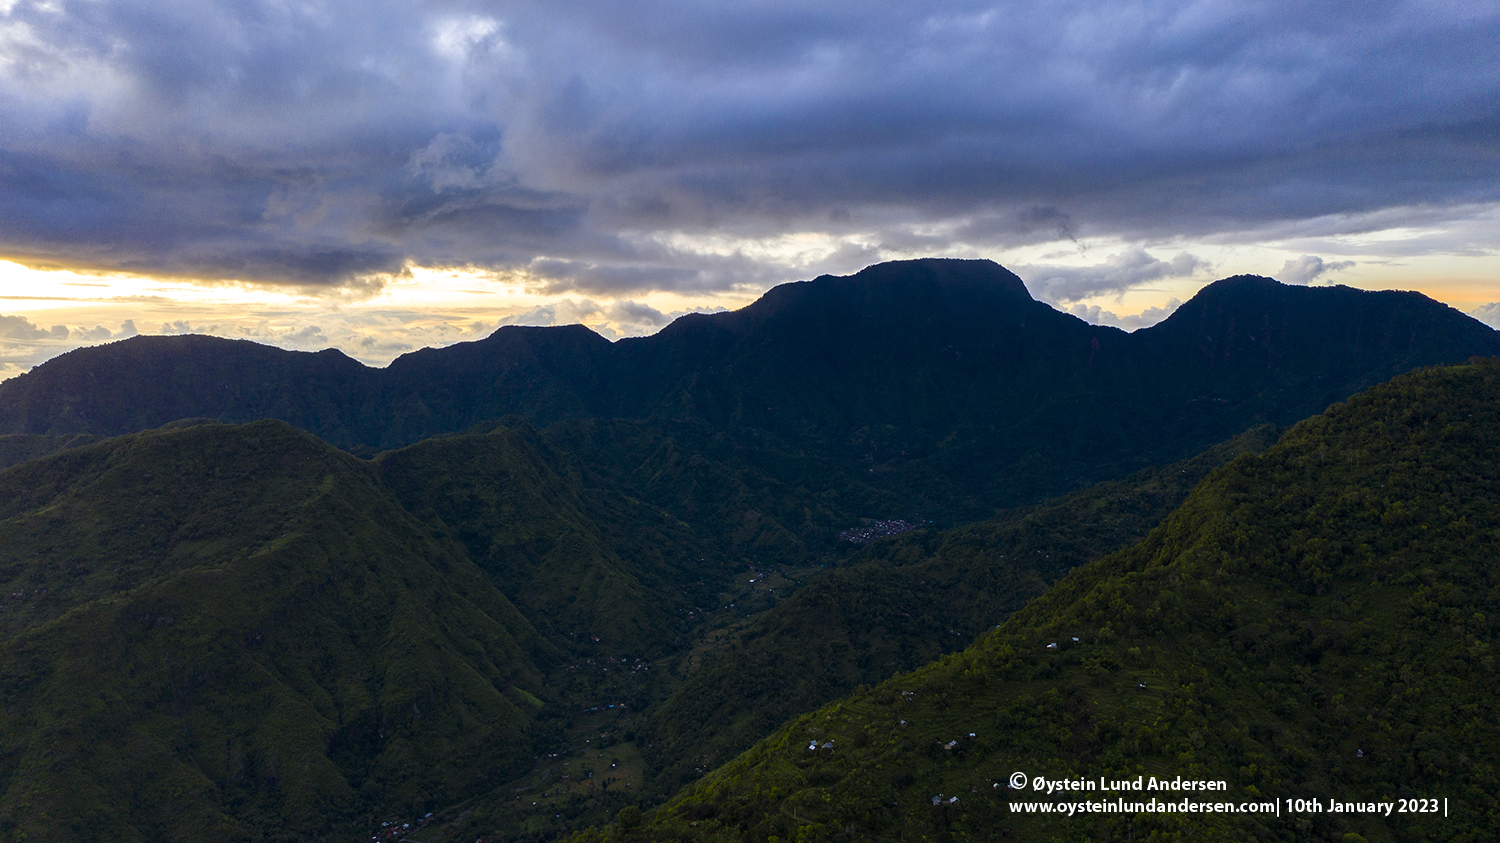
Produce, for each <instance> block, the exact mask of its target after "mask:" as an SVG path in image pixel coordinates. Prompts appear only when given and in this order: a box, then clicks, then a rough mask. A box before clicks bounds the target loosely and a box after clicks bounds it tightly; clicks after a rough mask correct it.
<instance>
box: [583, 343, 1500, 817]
mask: <svg viewBox="0 0 1500 843" xmlns="http://www.w3.org/2000/svg"><path fill="white" fill-rule="evenodd" d="M1496 430H1500V362H1496V361H1483V362H1479V363H1476V364H1471V365H1465V366H1458V367H1453V368H1445V369H1434V370H1429V371H1424V372H1420V373H1415V374H1410V375H1406V376H1402V377H1400V378H1397V379H1396V380H1394V381H1393V382H1391V383H1389V384H1386V385H1382V386H1378V387H1376V388H1373V389H1371V390H1369V391H1368V392H1366V393H1364V394H1362V395H1360V396H1357V397H1355V398H1353V399H1351V400H1350V401H1348V402H1347V403H1341V404H1338V405H1335V406H1333V407H1331V408H1330V409H1329V410H1328V411H1327V412H1326V413H1324V414H1322V415H1320V416H1317V417H1314V418H1311V419H1309V420H1307V421H1305V422H1303V423H1301V424H1299V425H1297V426H1296V427H1295V428H1293V429H1292V431H1290V432H1289V433H1288V434H1287V435H1286V436H1285V437H1284V438H1283V439H1282V440H1281V442H1280V443H1278V444H1277V445H1276V446H1275V447H1273V448H1271V449H1270V450H1269V451H1267V452H1265V453H1264V454H1262V455H1259V456H1243V457H1241V458H1239V459H1237V460H1235V461H1234V462H1232V463H1231V464H1229V465H1228V466H1227V467H1225V468H1223V469H1220V470H1219V471H1217V472H1215V473H1213V474H1212V475H1211V476H1210V477H1209V479H1207V480H1206V481H1205V482H1204V483H1203V484H1202V485H1201V486H1199V487H1198V489H1197V490H1195V491H1194V493H1193V494H1192V495H1191V496H1190V497H1189V498H1188V500H1187V501H1186V502H1185V503H1184V504H1183V505H1182V506H1181V508H1179V509H1178V510H1177V511H1176V512H1175V513H1174V514H1173V515H1171V516H1170V517H1169V518H1168V519H1167V520H1166V521H1165V522H1164V523H1163V524H1162V525H1161V526H1160V527H1158V528H1156V529H1155V530H1154V531H1153V532H1152V533H1151V534H1150V535H1149V536H1148V537H1147V538H1146V539H1145V540H1144V541H1143V542H1141V543H1140V544H1137V545H1135V546H1134V547H1132V548H1129V549H1127V550H1123V551H1120V552H1118V553H1116V554H1113V555H1111V556H1108V557H1106V558H1104V559H1101V560H1099V561H1097V562H1094V563H1091V564H1088V565H1085V566H1083V567H1081V568H1079V569H1077V570H1076V571H1074V572H1073V573H1072V574H1071V575H1070V576H1068V577H1066V578H1065V579H1063V580H1062V581H1061V582H1060V583H1059V584H1058V585H1057V586H1055V587H1054V588H1053V589H1051V590H1050V591H1048V592H1047V593H1046V594H1045V595H1043V596H1041V597H1039V598H1037V599H1036V600H1034V601H1033V602H1031V603H1030V604H1029V605H1028V606H1027V607H1026V608H1025V609H1023V610H1022V611H1020V612H1018V613H1017V614H1015V615H1014V616H1012V617H1011V618H1010V620H1008V621H1007V622H1006V623H1004V624H1003V625H1002V626H1001V627H1000V628H999V629H997V630H995V631H993V632H992V633H990V634H989V635H986V636H985V637H984V638H983V639H981V640H980V641H978V642H977V643H975V644H974V645H973V646H972V647H970V648H969V649H968V650H966V651H964V652H963V653H960V654H955V655H951V656H948V657H945V658H943V659H941V660H939V661H937V662H935V663H933V664H932V665H930V666H927V667H924V668H922V669H920V670H917V671H915V672H913V673H911V674H909V675H903V676H897V677H895V678H893V679H891V680H890V681H888V682H886V683H884V684H882V685H880V686H879V687H876V688H873V689H870V690H868V691H862V692H860V693H857V694H855V695H853V696H851V697H849V698H847V699H844V700H842V701H840V702H837V703H834V704H831V705H828V706H825V707H824V708H822V709H819V710H818V711H815V712H812V713H809V714H806V715H804V716H802V717H798V718H795V719H793V720H792V721H790V722H788V723H787V724H786V725H785V726H783V727H782V728H781V729H780V730H778V731H777V732H775V733H774V734H773V735H771V736H770V737H768V738H766V739H765V740H763V741H762V742H761V743H759V744H758V745H757V746H756V747H754V748H753V749H751V750H750V751H748V752H747V753H745V754H744V755H743V756H741V757H740V758H738V759H736V760H735V761H733V762H731V763H729V764H727V765H725V766H724V767H722V768H721V769H719V770H717V771H715V772H714V773H712V774H710V775H709V776H707V777H705V778H703V779H702V780H700V781H699V782H697V783H696V784H693V785H691V786H689V787H688V788H686V789H684V790H683V791H682V792H681V793H680V794H679V795H678V796H677V797H676V798H675V799H673V800H672V801H670V802H669V803H668V804H666V805H665V806H663V807H661V808H659V809H657V810H655V811H654V812H653V813H651V814H649V815H648V816H647V817H646V818H645V820H644V822H642V820H641V818H640V814H639V813H631V812H628V811H627V812H625V813H623V814H622V815H621V823H620V824H619V825H617V826H615V827H613V828H612V829H611V830H610V833H611V834H612V835H613V836H612V837H611V838H610V839H617V840H637V839H638V840H716V841H717V840H728V841H735V840H770V839H773V838H775V839H783V840H787V839H799V840H800V839H809V840H845V839H848V840H855V839H860V840H866V839H881V840H898V839H908V840H910V839H922V838H923V837H925V838H926V839H953V840H962V839H992V838H994V837H997V836H998V837H1010V838H1012V839H1022V840H1027V839H1059V840H1094V839H1132V838H1134V839H1217V840H1294V839H1295V840H1309V839H1321V840H1344V841H1358V840H1391V839H1402V840H1405V839H1412V840H1418V839H1431V840H1471V839H1481V838H1484V837H1486V836H1488V835H1489V834H1490V833H1491V832H1492V831H1493V830H1494V829H1495V828H1496V827H1500V799H1497V796H1496V792H1497V789H1496V786H1497V784H1500V782H1497V779H1496V775H1497V774H1496V770H1495V768H1494V765H1493V763H1492V762H1491V760H1490V759H1493V758H1495V757H1496V756H1497V753H1500V727H1497V725H1496V720H1495V718H1494V716H1493V710H1492V709H1493V704H1494V700H1495V699H1496V697H1497V692H1500V679H1497V674H1496V672H1495V664H1494V660H1495V657H1494V655H1493V653H1492V650H1493V645H1494V640H1495V635H1496V631H1497V625H1496V619H1497V617H1500V615H1497V612H1500V605H1497V602H1496V595H1497V593H1500V579H1497V577H1500V574H1497V570H1496V567H1495V565H1494V559H1495V554H1496V552H1497V550H1500V543H1497V538H1496V537H1497V536H1500V506H1497V505H1496V501H1497V500H1500V486H1497V483H1500V443H1497V441H1496V438H1495V431H1496ZM1017 771H1019V772H1021V773H1023V774H1025V775H1026V777H1027V778H1028V779H1031V780H1033V781H1034V779H1035V778H1037V777H1041V778H1045V779H1049V780H1052V781H1074V782H1077V781H1079V780H1082V781H1085V782H1093V783H1095V785H1096V790H1094V791H1093V792H1084V791H1073V790H1064V791H1061V792H1058V793H1053V794H1048V793H1046V792H1045V791H1042V792H1038V790H1037V789H1036V787H1035V786H1034V784H1033V781H1028V782H1027V784H1026V786H1025V787H1024V788H1023V789H1020V790H1015V789H1009V788H1007V784H1008V782H1009V781H1010V777H1011V775H1012V774H1013V773H1015V772H1017ZM1137 777H1142V778H1143V779H1144V778H1146V777H1155V778H1158V779H1165V780H1168V781H1173V780H1176V779H1177V778H1178V777H1181V778H1182V779H1188V780H1195V781H1197V780H1202V781H1220V780H1222V781H1223V782H1225V785H1226V787H1227V790H1226V791H1223V792H1215V793H1206V792H1199V793H1193V794H1187V793H1184V792H1182V791H1172V790H1158V791H1154V792H1153V791H1141V792H1136V791H1133V790H1127V791H1120V792H1101V791H1099V790H1098V789H1097V785H1098V783H1099V782H1100V780H1101V779H1102V780H1104V781H1106V782H1111V781H1130V782H1133V781H1135V780H1136V779H1137ZM1153 797H1155V798H1156V799H1157V800H1158V801H1159V802H1166V801H1171V802H1181V800H1182V799H1183V798H1184V797H1189V798H1191V799H1193V800H1194V801H1196V802H1206V801H1223V802H1232V803H1234V804H1235V805H1236V806H1238V805H1241V804H1242V803H1247V802H1279V804H1280V805H1281V806H1282V808H1281V811H1280V815H1279V816H1278V815H1277V814H1276V813H1274V812H1267V813H1259V814H1257V813H1224V812H1218V813H1162V812H1148V811H1145V810H1136V809H1133V808H1132V809H1131V810H1128V811H1123V812H1120V811H1116V812H1113V813H1109V812H1098V813H1083V814H1080V815H1077V816H1073V817H1068V816H1059V815H1057V814H1055V813H1033V812H1027V811H1025V810H1024V805H1023V803H1046V804H1047V805H1049V806H1053V807H1056V806H1057V805H1059V804H1061V803H1067V802H1077V801H1093V802H1096V803H1102V802H1104V801H1106V800H1108V801H1113V800H1116V799H1119V798H1123V799H1124V800H1126V801H1128V802H1132V803H1134V802H1142V801H1146V800H1150V799H1151V798H1153ZM1289 799H1290V800H1318V801H1319V804H1320V806H1321V807H1322V810H1321V811H1316V812H1315V811H1300V812H1298V811H1295V810H1294V809H1293V807H1292V804H1290V803H1287V802H1285V801H1283V800H1289ZM1329 800H1333V801H1336V802H1339V803H1344V804H1347V803H1372V802H1377V801H1378V802H1389V803H1391V804H1392V808H1393V813H1392V814H1391V815H1390V816H1385V815H1383V814H1372V813H1368V812H1363V813H1355V812H1333V811H1331V810H1330V809H1329ZM1400 800H1407V803H1406V805H1407V807H1408V808H1410V807H1417V808H1419V809H1421V810H1417V811H1412V810H1408V811H1406V812H1401V811H1400V810H1398V809H1397V806H1398V805H1400ZM1412 800H1431V801H1422V802H1413V801H1412ZM578 839H579V840H581V841H587V840H597V839H600V834H599V833H598V832H591V833H590V834H585V835H583V836H581V837H580V838H578Z"/></svg>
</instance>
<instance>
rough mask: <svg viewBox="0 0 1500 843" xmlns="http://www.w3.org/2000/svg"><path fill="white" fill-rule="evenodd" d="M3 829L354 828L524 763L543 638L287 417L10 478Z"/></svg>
mask: <svg viewBox="0 0 1500 843" xmlns="http://www.w3.org/2000/svg"><path fill="white" fill-rule="evenodd" d="M0 579H3V580H4V583H3V586H0V587H3V589H4V594H5V595H6V599H5V600H4V601H3V604H0V606H3V608H0V633H3V635H0V747H4V749H3V752H4V760H3V763H0V840H6V841H11V840H15V841H19V840H63V839H74V840H111V841H121V840H125V841H128V840H157V839H176V840H274V839H288V840H290V839H304V838H306V837H309V836H315V837H316V836H328V835H334V836H340V835H342V836H344V839H350V838H349V837H348V835H351V834H355V833H360V834H362V833H364V830H365V829H366V828H367V826H368V823H369V820H370V817H369V816H368V815H367V812H368V811H369V810H372V809H374V808H376V807H379V808H380V809H381V810H384V811H403V812H419V811H424V810H430V807H429V806H432V805H437V804H444V803H446V802H449V801H453V800H454V799H456V798H458V797H459V796H461V795H465V794H468V793H471V792H473V791H474V790H475V789H476V788H481V787H485V786H486V783H487V782H494V781H499V780H503V779H505V778H508V777H509V776H511V775H514V774H515V773H517V772H518V771H521V770H524V769H525V768H526V767H528V766H529V765H530V763H531V759H532V757H533V741H534V737H535V736H534V734H533V733H534V731H535V725H534V722H533V721H534V719H535V715H536V709H537V706H538V705H539V700H538V699H537V697H538V695H542V694H544V693H545V691H544V689H543V687H542V684H541V678H540V672H539V671H538V669H537V668H536V666H535V661H536V659H537V658H538V657H539V656H544V655H545V653H546V651H547V649H548V645H546V644H545V643H544V642H543V641H542V640H541V639H540V638H539V637H538V636H537V634H536V633H535V632H534V631H533V630H532V628H531V626H530V624H529V623H528V622H527V621H526V620H525V619H524V618H523V617H522V616H521V615H520V614H519V613H518V612H517V611H516V610H515V608H514V607H513V606H512V605H511V604H510V602H509V601H508V600H506V598H505V597H504V595H503V594H501V593H500V591H499V590H498V589H496V588H495V587H494V586H493V585H492V584H491V583H490V582H489V581H488V580H487V578H486V577H485V576H484V574H483V573H482V572H481V571H480V570H479V569H478V568H476V567H475V566H474V565H473V564H472V563H470V562H469V561H468V559H467V557H466V555H465V553H464V550H463V548H462V547H461V546H459V545H457V544H455V543H454V542H452V541H451V540H448V539H446V538H444V537H442V536H440V535H438V534H435V533H434V532H433V531H432V530H431V529H429V528H428V527H426V526H425V525H423V524H421V523H420V522H418V521H417V520H415V519H413V518H412V517H411V516H409V515H408V514H407V513H406V512H405V511H403V510H402V509H401V508H400V507H399V506H397V505H395V504H394V503H392V501H391V500H390V498H389V497H388V496H387V495H386V494H385V493H384V492H383V491H382V490H381V488H380V486H379V483H378V478H377V475H376V472H375V471H374V470H373V469H372V468H371V467H370V466H369V465H368V464H364V463H361V462H360V461H359V460H356V459H354V458H352V457H349V456H348V455H346V454H343V453H341V452H339V451H336V450H334V449H333V448H331V447H329V446H328V445H326V444H324V443H322V442H320V441H318V440H317V439H315V438H313V437H312V436H310V435H308V434H305V433H301V432H299V431H296V430H293V429H292V428H290V427H288V426H287V425H285V424H283V423H280V422H260V423H256V424H251V425H246V426H244V427H230V426H224V425H199V426H189V427H182V428H178V429H164V430H158V431H151V432H147V433H142V434H136V435H132V436H126V437H120V438H117V439H111V440H108V441H106V442H103V443H100V444H95V445H88V446H84V447H80V448H75V449H71V450H68V451H64V452H62V453H60V454H57V455H54V456H51V457H46V458H43V459H39V460H33V461H30V462H27V463H23V464H22V465H19V466H16V467H13V468H11V469H8V470H6V471H4V472H0Z"/></svg>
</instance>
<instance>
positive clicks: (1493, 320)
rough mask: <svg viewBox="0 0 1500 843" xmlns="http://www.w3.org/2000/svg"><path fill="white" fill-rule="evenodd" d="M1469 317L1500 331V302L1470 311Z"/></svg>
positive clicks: (1483, 305)
mask: <svg viewBox="0 0 1500 843" xmlns="http://www.w3.org/2000/svg"><path fill="white" fill-rule="evenodd" d="M1469 315H1470V316H1472V317H1474V318H1475V319H1478V320H1479V321H1480V322H1483V323H1484V324H1486V325H1488V326H1490V327H1491V328H1495V329H1497V330H1500V302H1490V303H1489V304H1482V305H1480V306H1479V307H1476V308H1474V309H1473V310H1471V311H1469Z"/></svg>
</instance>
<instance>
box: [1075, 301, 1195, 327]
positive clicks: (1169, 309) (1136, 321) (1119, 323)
mask: <svg viewBox="0 0 1500 843" xmlns="http://www.w3.org/2000/svg"><path fill="white" fill-rule="evenodd" d="M1181 306H1182V302H1181V300H1179V299H1172V300H1171V301H1169V302H1167V303H1166V304H1165V305H1163V306H1161V307H1148V308H1146V309H1145V310H1143V311H1141V312H1140V313H1136V314H1133V315H1127V316H1116V315H1115V314H1114V313H1112V312H1110V311H1108V310H1105V309H1104V308H1102V307H1100V306H1099V305H1097V304H1083V303H1082V302H1080V303H1078V304H1075V305H1073V306H1072V307H1070V308H1068V311H1067V312H1068V313H1071V314H1073V315H1074V316H1077V317H1078V318H1079V319H1082V320H1083V321H1085V322H1088V323H1091V324H1094V325H1111V326H1113V327H1116V328H1123V329H1124V330H1127V331H1134V330H1137V329H1139V328H1149V327H1151V326H1152V325H1155V324H1156V323H1158V322H1160V321H1162V320H1163V319H1166V318H1167V317H1168V316H1171V315H1172V314H1173V313H1174V312H1175V311H1176V310H1177V308H1179V307H1181Z"/></svg>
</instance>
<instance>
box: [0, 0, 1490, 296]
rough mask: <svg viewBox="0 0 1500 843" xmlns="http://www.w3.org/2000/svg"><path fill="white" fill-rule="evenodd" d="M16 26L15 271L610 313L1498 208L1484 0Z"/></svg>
mask: <svg viewBox="0 0 1500 843" xmlns="http://www.w3.org/2000/svg"><path fill="white" fill-rule="evenodd" d="M0 8H3V5H0ZM0 15H3V16H0V125H3V126H5V127H6V129H5V132H4V134H3V136H0V254H3V255H8V256H12V257H17V258H21V259H23V260H27V261H29V262H32V263H46V262H53V263H63V264H73V265H79V264H82V265H87V266H93V267H99V268H118V269H127V270H133V271H139V272H150V273H167V274H179V275H194V276H200V277H207V278H221V279H244V280H251V281H260V282H268V283H283V284H294V285H301V286H316V285H338V284H349V283H371V282H369V281H368V279H369V278H371V277H378V276H379V275H381V274H383V273H393V272H398V271H400V269H401V267H402V266H404V265H405V264H406V263H407V262H409V261H410V262H415V263H417V264H422V265H444V264H459V265H471V266H481V267H492V268H497V269H505V268H515V269H523V270H526V271H527V272H529V273H531V274H532V275H533V277H536V278H539V279H541V283H542V284H543V286H545V287H546V288H547V289H550V290H564V289H576V290H579V291H582V292H587V293H589V294H607V293H611V292H620V291H629V290H642V289H678V290H688V289H713V288H720V287H725V286H729V285H732V284H735V283H752V282H759V281H760V280H763V279H769V280H781V278H780V276H784V275H785V274H786V273H787V272H791V271H794V270H792V269H790V268H789V267H790V266H792V265H793V264H796V270H795V271H796V272H798V273H799V274H800V272H801V271H802V270H803V269H807V268H809V267H810V264H808V263H807V262H806V261H803V262H801V263H797V262H796V261H795V260H793V259H789V258H776V257H765V256H756V255H755V254H752V253H750V252H747V251H743V250H740V249H739V247H738V246H736V245H735V244H737V243H744V242H746V241H749V240H754V239H756V238H767V237H774V236H776V235H779V234H782V233H785V232H789V231H796V232H825V233H828V234H830V235H833V236H838V235H843V234H849V233H856V232H865V233H867V234H868V233H873V235H874V236H876V238H877V240H878V242H879V244H880V245H879V246H878V247H877V246H858V245H854V244H846V246H845V251H844V252H842V253H840V254H841V256H839V257H836V258H833V259H831V260H834V261H835V262H837V261H843V260H848V261H854V260H863V259H867V258H873V259H878V258H879V255H880V249H881V248H886V249H920V250H922V251H926V252H929V253H942V252H944V251H946V250H950V249H956V248H962V247H976V248H986V247H989V248H994V247H1005V246H1012V245H1017V244H1022V243H1029V242H1050V241H1053V240H1075V239H1077V238H1081V237H1086V236H1117V237H1121V238H1124V239H1126V240H1130V239H1134V238H1144V237H1159V236H1162V235H1188V236H1215V237H1221V238H1226V239H1233V238H1234V237H1236V236H1238V233H1243V232H1253V231H1258V230H1264V229H1266V228H1268V227H1276V226H1283V225H1288V224H1295V223H1296V222H1297V221H1299V220H1307V219H1313V218H1327V217H1330V215H1332V216H1338V215H1344V216H1345V217H1347V218H1349V219H1351V220H1353V219H1355V218H1356V217H1357V216H1358V215H1360V214H1367V213H1383V214H1387V215H1389V214H1391V213H1399V212H1400V211H1401V210H1402V209H1411V212H1412V213H1413V214H1418V213H1423V212H1424V209H1430V208H1432V207H1446V206H1454V205H1458V204H1462V203H1470V204H1474V205H1476V206H1483V205H1485V204H1487V203H1493V202H1496V201H1500V11H1497V10H1495V9H1494V8H1493V7H1490V6H1487V5H1486V4H1476V3H1463V2H1447V3H1437V2H1429V3H1397V2H1359V3H1338V2H1336V3H1322V4H1306V3H1289V2H1283V3H1278V2H1262V3H1251V2H1223V3H1207V2H1166V1H1165V0H1159V1H1158V2H1152V1H1151V0H1146V1H1145V2H1135V3H1114V2H1040V3H1035V2H1034V3H1024V4H1022V3H1009V4H999V5H995V4H984V3H964V2H950V3H930V2H924V3H915V2H912V3H877V4H873V5H872V4H869V3H859V4H855V3H823V4H807V3H802V2H799V3H792V2H751V3H742V4H730V5H728V6H724V5H721V4H701V3H689V2H681V1H680V0H674V2H645V3H632V4H619V3H607V2H599V0H589V1H588V2H549V3H505V2H480V1H478V0H476V2H431V3H425V4H407V3H397V2H373V3H372V2H360V3H354V2H352V0H332V2H321V3H319V2H310V3H304V4H284V3H273V2H256V0H236V2H226V1H224V0H220V1H219V2H215V1H214V0H205V1H204V2H196V3H186V2H173V3H161V2H154V0H153V2H146V0H134V1H133V2H126V0H50V2H47V3H40V2H35V0H16V2H14V3H13V4H12V5H10V7H9V10H8V11H7V12H4V13H0ZM1350 225H1357V223H1356V222H1351V223H1350ZM1334 233H1336V232H1334ZM725 244H727V245H725ZM778 261H780V262H779V263H778ZM824 263H825V264H826V263H827V260H825V261H824ZM829 268H830V269H834V268H843V267H832V266H830V267H829ZM1137 270H1140V271H1144V272H1146V273H1147V274H1149V272H1151V271H1156V270H1155V269H1154V268H1151V267H1147V268H1145V269H1144V270H1141V268H1139V267H1137ZM1130 271H1131V270H1130V268H1129V267H1122V268H1119V272H1116V274H1115V277H1114V279H1113V280H1111V279H1109V278H1103V277H1099V278H1093V279H1090V278H1086V277H1082V276H1079V277H1073V278H1060V279H1059V280H1058V281H1056V285H1057V286H1056V289H1057V290H1058V293H1059V295H1061V294H1063V293H1066V295H1068V296H1075V295H1079V294H1083V291H1085V290H1087V289H1093V288H1098V289H1101V290H1112V289H1116V287H1114V286H1112V285H1114V284H1116V283H1117V282H1118V281H1119V279H1121V278H1124V277H1125V276H1126V275H1128V274H1129V273H1130ZM1162 271H1163V272H1165V270H1162ZM1174 271H1175V270H1174ZM1075 274H1076V273H1075ZM1137 274H1139V272H1138V273H1137ZM1157 277H1160V276H1157Z"/></svg>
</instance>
